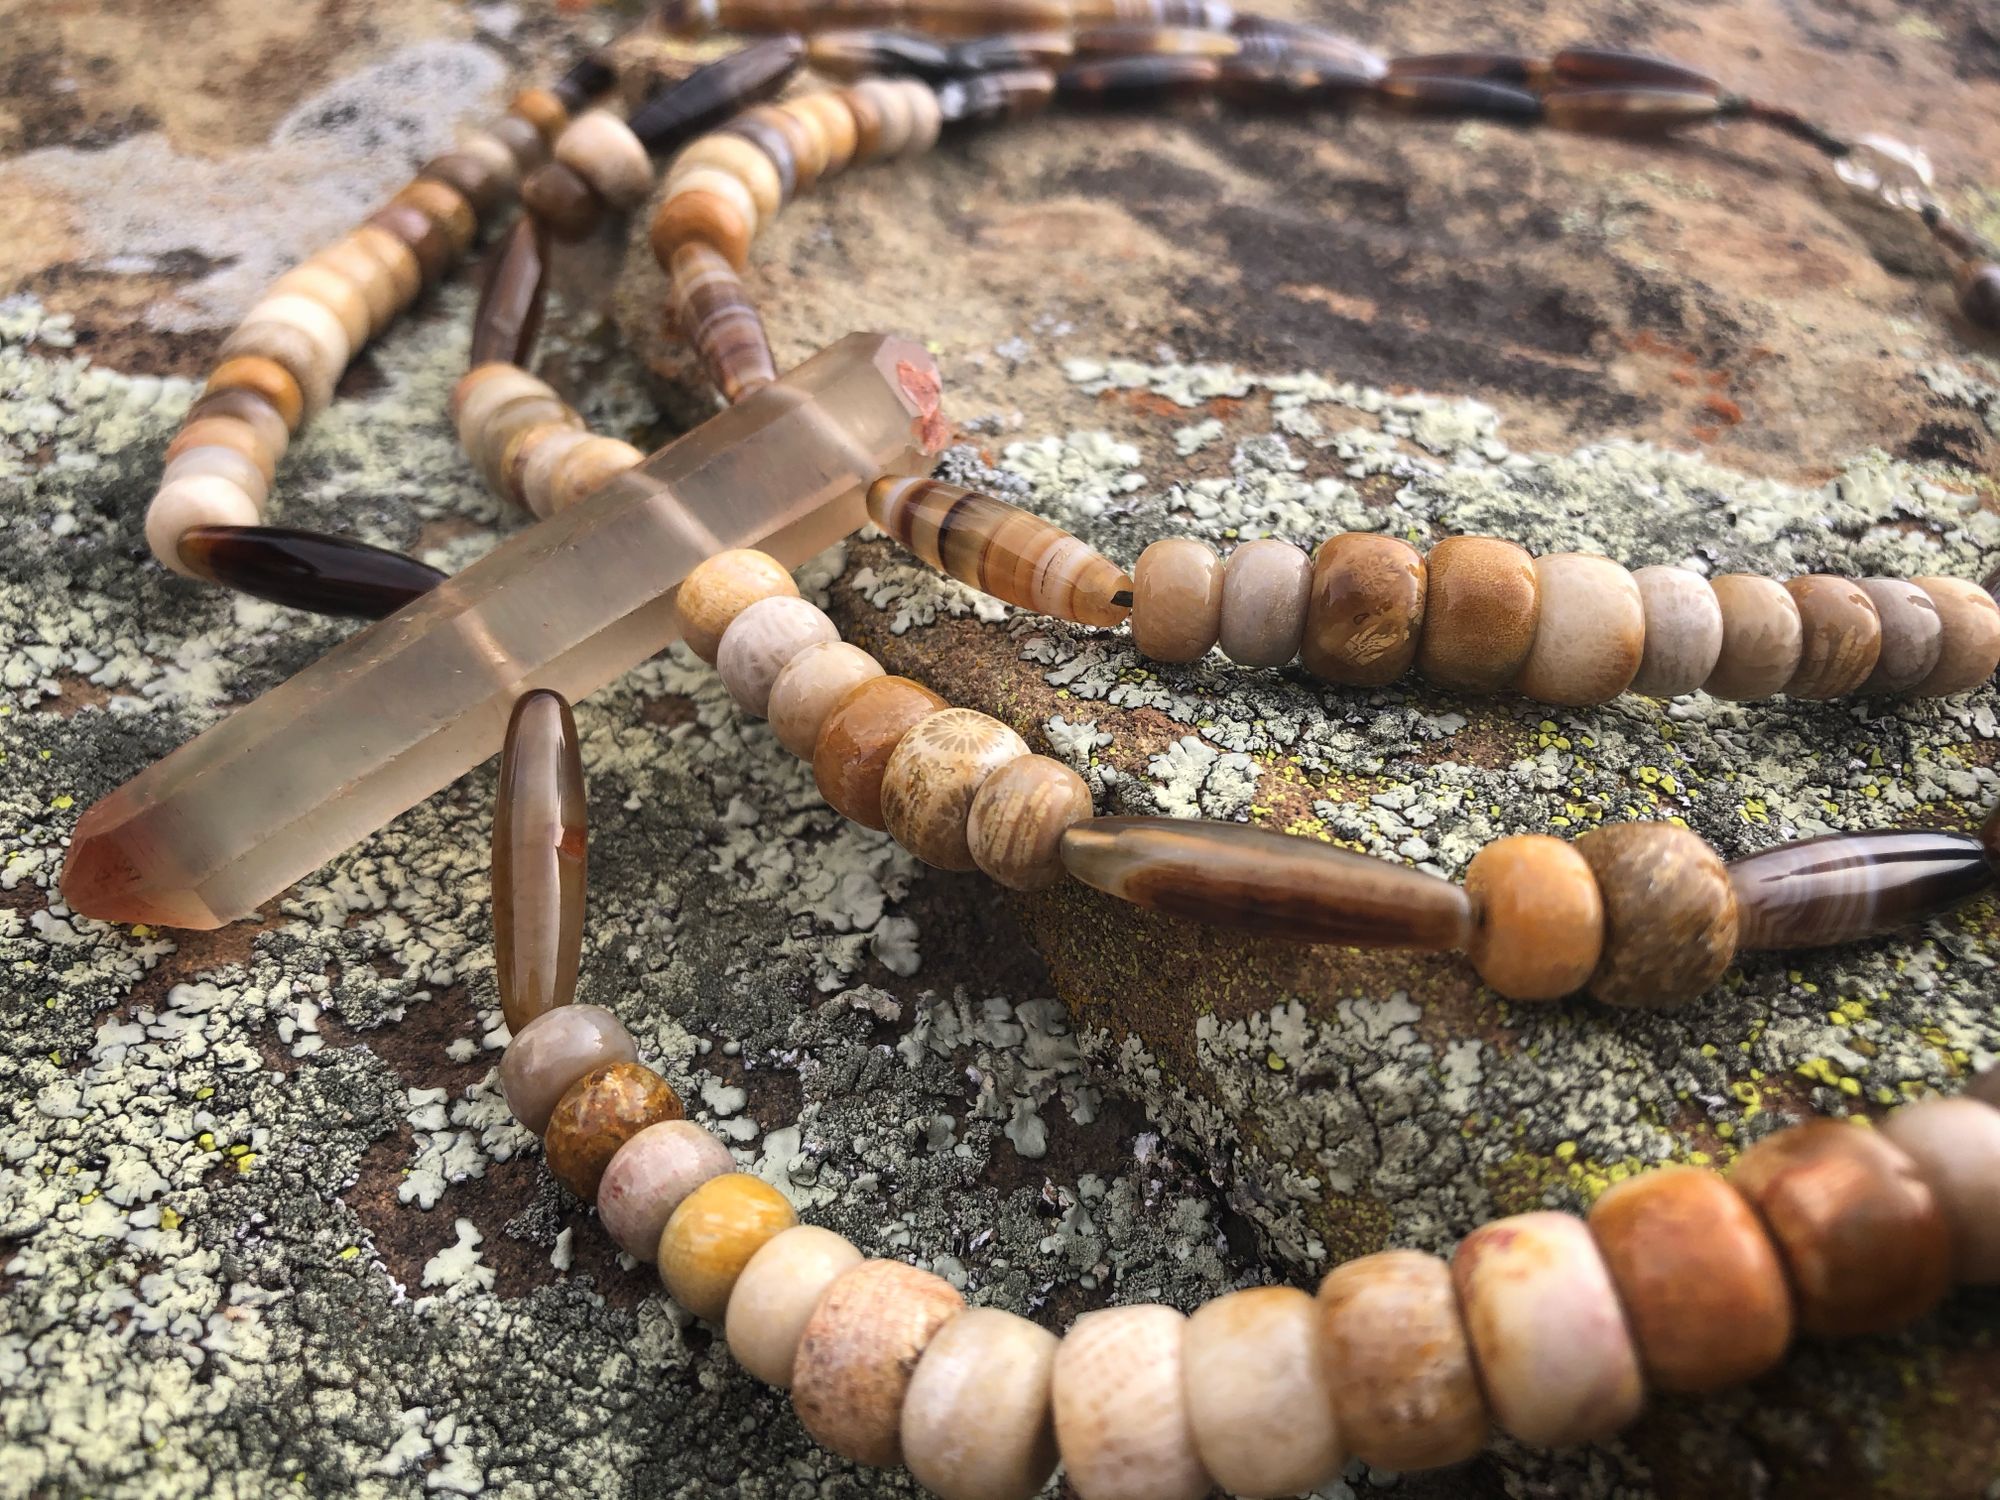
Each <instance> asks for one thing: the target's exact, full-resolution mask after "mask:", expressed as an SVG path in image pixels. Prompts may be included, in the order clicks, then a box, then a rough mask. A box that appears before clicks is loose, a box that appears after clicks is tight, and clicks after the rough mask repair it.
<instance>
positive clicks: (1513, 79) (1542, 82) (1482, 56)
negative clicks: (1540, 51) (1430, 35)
mask: <svg viewBox="0 0 2000 1500" xmlns="http://www.w3.org/2000/svg"><path fill="white" fill-rule="evenodd" d="M1384 76H1386V77H1389V78H1477V79H1484V80H1485V81H1487V82H1489V83H1513V84H1520V85H1521V86H1523V87H1525V88H1536V89H1539V88H1542V87H1545V86H1546V85H1547V84H1548V82H1549V79H1550V73H1549V63H1548V60H1547V59H1546V58H1541V57H1531V56H1528V55H1526V54H1523V53H1519V52H1415V53H1411V54H1409V55H1407V56H1404V57H1392V58H1390V59H1389V62H1388V68H1387V71H1386V73H1385V75H1384Z"/></svg>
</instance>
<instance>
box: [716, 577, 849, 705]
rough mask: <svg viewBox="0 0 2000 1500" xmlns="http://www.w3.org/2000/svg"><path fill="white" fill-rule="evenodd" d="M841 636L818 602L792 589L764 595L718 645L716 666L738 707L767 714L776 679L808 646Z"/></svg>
mask: <svg viewBox="0 0 2000 1500" xmlns="http://www.w3.org/2000/svg"><path fill="white" fill-rule="evenodd" d="M839 639H840V629H839V627H838V626H836V625H835V624H834V623H833V621H831V620H829V619H828V618H827V617H826V612H825V611H824V610H822V609H821V608H820V607H819V606H818V605H816V604H813V603H810V602H808V601H807V600H804V599H800V598H797V597H795V596H793V595H790V594H780V595H777V596H776V597H775V598H770V599H759V600H758V601H757V602H756V603H755V604H752V605H749V606H747V607H746V608H745V609H744V610H743V611H742V612H741V613H739V614H738V615H737V616H736V618H735V619H733V620H731V621H730V622H729V628H728V629H727V630H725V631H723V632H722V641H721V643H720V644H719V645H717V646H716V648H715V670H716V671H717V672H718V673H719V674H720V675H721V677H722V685H723V686H724V687H726V688H728V689H729V696H730V697H732V698H734V699H735V700H736V704H737V707H739V708H741V709H742V710H743V711H744V712H745V713H747V714H754V715H756V717H758V718H760V719H761V718H763V717H764V710H765V709H766V708H767V707H769V705H770V702H771V684H772V683H774V682H776V681H777V680H778V674H779V673H780V672H782V671H783V670H784V669H785V667H786V666H787V665H789V664H790V662H791V660H792V658H793V657H795V656H797V655H798V654H799V653H800V652H801V651H803V650H805V649H806V647H808V646H817V645H819V644H821V643H822V642H827V641H837V640H839Z"/></svg>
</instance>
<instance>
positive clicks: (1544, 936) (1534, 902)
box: [1465, 833, 1604, 1000]
mask: <svg viewBox="0 0 2000 1500" xmlns="http://www.w3.org/2000/svg"><path fill="white" fill-rule="evenodd" d="M1465 893H1466V895H1468V896H1470V897H1471V898H1472V901H1473V905H1474V907H1475V908H1476V910H1477V912H1478V922H1479V925H1478V926H1477V927H1476V928H1475V929H1474V930H1473V935H1472V945H1471V946H1470V947H1469V948H1468V949H1467V950H1466V952H1467V955H1468V956H1469V957H1470V958H1471V959H1472V966H1473V967H1474V968H1475V969H1477V970H1478V971H1479V977H1480V978H1481V979H1483V980H1485V981H1486V982H1487V983H1488V984H1490V985H1491V986H1492V987H1493V988H1494V989H1496V990H1498V991H1499V992H1500V993H1501V994H1503V995H1505V996H1506V997H1507V998H1508V999H1509V1000H1560V999H1561V998H1562V997H1563V996H1564V995H1573V994H1575V993H1576V992H1577V991H1578V990H1580V989H1582V988H1583V986H1584V984H1585V982H1586V981H1588V980H1589V978H1590V976H1591V974H1592V973H1594V972H1595V971H1596V969H1597V963H1598V959H1599V958H1600V957H1602V956H1603V952H1604V900H1603V897H1601V896H1600V895H1599V894H1598V890H1597V877H1596V876H1595V875H1593V874H1591V872H1590V863H1589V861H1587V860H1586V859H1584V857H1583V856H1582V855H1581V854H1578V853H1577V852H1576V850H1575V849H1574V848H1573V847H1571V846H1570V845H1569V844H1566V843H1564V842H1563V841H1562V840H1561V839H1552V838H1549V837H1548V836H1547V835H1545V834H1539V833H1528V834H1519V835H1517V836H1515V837H1513V838H1504V839H1496V840H1495V841H1494V842H1492V843H1490V844H1488V845H1487V846H1486V847H1485V848H1484V849H1481V850H1480V851H1479V852H1478V853H1477V854H1475V855H1474V856H1473V857H1472V863H1471V864H1469V865H1467V866H1466V869H1465Z"/></svg>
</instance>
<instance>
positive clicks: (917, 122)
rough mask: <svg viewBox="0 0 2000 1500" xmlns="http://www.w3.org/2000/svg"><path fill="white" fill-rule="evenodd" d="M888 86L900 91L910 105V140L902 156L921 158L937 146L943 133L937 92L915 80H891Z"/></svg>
mask: <svg viewBox="0 0 2000 1500" xmlns="http://www.w3.org/2000/svg"><path fill="white" fill-rule="evenodd" d="M889 86H890V87H891V88H895V89H901V90H902V91H903V94H904V97H905V98H907V99H908V100H909V104H910V140H909V144H908V145H906V146H904V148H903V154H904V155H905V156H921V155H923V154H924V153H925V152H926V151H929V150H930V149H931V148H932V147H933V146H935V145H937V143H938V137H939V136H940V135H942V134H943V133H944V110H943V108H942V107H941V106H940V105H939V104H938V96H937V90H936V89H934V88H932V87H931V86H930V85H929V84H927V83H924V82H922V81H920V80H918V79H915V78H897V79H891V80H890V83H889Z"/></svg>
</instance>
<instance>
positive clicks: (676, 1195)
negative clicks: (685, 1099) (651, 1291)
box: [597, 1120, 736, 1261]
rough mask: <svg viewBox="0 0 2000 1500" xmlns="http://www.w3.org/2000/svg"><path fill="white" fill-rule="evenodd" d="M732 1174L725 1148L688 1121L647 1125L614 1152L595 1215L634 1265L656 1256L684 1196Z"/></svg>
mask: <svg viewBox="0 0 2000 1500" xmlns="http://www.w3.org/2000/svg"><path fill="white" fill-rule="evenodd" d="M735 1170H736V1158H735V1157H733V1156H731V1155H730V1154H729V1148H728V1147H727V1146H725V1145H723V1144H722V1142H721V1141H718V1140H717V1139H716V1138H715V1137H714V1136H712V1135H710V1134H709V1133H708V1132H707V1131H706V1130H703V1129H702V1128H701V1127H700V1126H699V1125H697V1124H695V1123H694V1121H692V1120H662V1121H661V1122H660V1123H659V1124H657V1125H648V1126H647V1127H646V1128H645V1129H644V1130H642V1131H640V1132H639V1133H638V1134H637V1135H635V1136H633V1137H632V1139H631V1140H629V1141H627V1142H626V1143H625V1144H624V1145H622V1146H620V1147H619V1148H618V1151H617V1154H616V1155H614V1156H613V1157H612V1158H611V1165H610V1166H608V1167H606V1168H605V1169H604V1176H603V1177H602V1178H601V1179H600V1180H599V1181H598V1184H597V1216H598V1218H600V1219H602V1220H603V1221H604V1229H605V1232H606V1233H607V1234H609V1235H610V1236H611V1238H612V1239H614V1240H616V1241H617V1242H618V1248H619V1249H620V1250H623V1251H624V1252H625V1253H626V1254H627V1255H629V1256H631V1257H632V1258H633V1259H635V1260H644V1261H650V1260H652V1259H653V1257H654V1256H656V1255H658V1254H659V1253H660V1231H661V1230H663V1229H665V1228H666V1227H667V1220H668V1219H670V1218H672V1217H673V1214H674V1210H675V1209H677V1208H679V1207H680V1206H681V1202H682V1200H684V1199H685V1198H686V1197H687V1195H688V1194H689V1193H692V1192H693V1191H694V1190H695V1189H696V1188H698V1187H700V1186H701V1185H702V1184H703V1183H704V1182H706V1181H708V1179H709V1178H711V1177H720V1176H721V1175H722V1174H723V1173H724V1172H733V1171H735Z"/></svg>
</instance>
